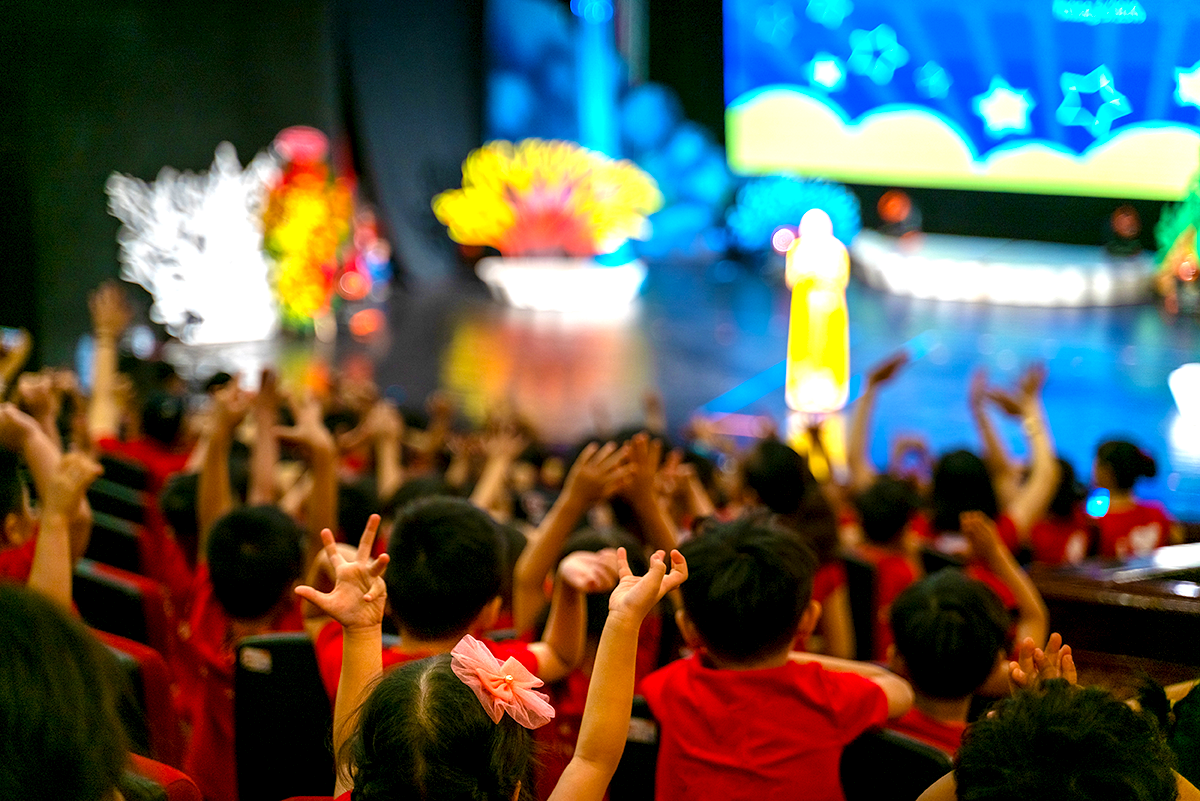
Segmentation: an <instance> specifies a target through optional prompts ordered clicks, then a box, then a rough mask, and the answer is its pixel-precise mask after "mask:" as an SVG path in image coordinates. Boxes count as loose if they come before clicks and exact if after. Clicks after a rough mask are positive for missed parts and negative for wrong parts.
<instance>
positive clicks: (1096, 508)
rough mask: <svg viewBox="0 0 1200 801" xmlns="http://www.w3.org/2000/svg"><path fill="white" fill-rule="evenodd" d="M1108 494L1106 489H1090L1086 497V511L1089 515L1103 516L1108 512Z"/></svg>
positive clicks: (1109, 500)
mask: <svg viewBox="0 0 1200 801" xmlns="http://www.w3.org/2000/svg"><path fill="white" fill-rule="evenodd" d="M1111 500H1112V499H1111V498H1109V496H1108V490H1106V489H1096V490H1092V492H1091V494H1089V495H1088V497H1087V507H1086V508H1087V513H1088V515H1089V516H1090V517H1104V516H1105V515H1106V514H1108V505H1109V503H1110V502H1111Z"/></svg>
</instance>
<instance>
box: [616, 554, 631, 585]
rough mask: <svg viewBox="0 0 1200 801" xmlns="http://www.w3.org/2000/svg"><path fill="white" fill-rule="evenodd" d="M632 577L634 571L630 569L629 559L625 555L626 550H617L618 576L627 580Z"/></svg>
mask: <svg viewBox="0 0 1200 801" xmlns="http://www.w3.org/2000/svg"><path fill="white" fill-rule="evenodd" d="M632 575H633V571H632V570H630V569H629V558H628V556H627V554H626V553H625V549H624V548H617V576H618V577H620V578H625V577H626V576H632Z"/></svg>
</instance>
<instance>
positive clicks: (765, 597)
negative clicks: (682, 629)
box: [679, 518, 817, 662]
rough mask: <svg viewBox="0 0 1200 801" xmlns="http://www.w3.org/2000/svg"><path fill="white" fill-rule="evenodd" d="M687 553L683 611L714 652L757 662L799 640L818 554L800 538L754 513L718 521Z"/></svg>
mask: <svg viewBox="0 0 1200 801" xmlns="http://www.w3.org/2000/svg"><path fill="white" fill-rule="evenodd" d="M679 550H680V552H681V553H682V554H683V555H684V557H685V558H686V559H687V563H688V580H687V582H686V583H684V585H683V586H682V587H681V592H682V595H683V608H684V611H685V612H686V613H687V616H688V618H689V619H690V620H691V622H692V624H693V625H694V626H695V627H696V630H697V632H698V633H699V634H700V637H701V639H702V640H703V641H704V645H705V647H706V648H707V649H708V650H709V651H710V652H712V653H713V654H714V655H715V656H718V657H721V658H723V659H727V660H730V661H734V662H751V661H754V660H755V659H757V658H760V657H765V656H768V655H770V654H772V653H774V652H776V651H778V650H780V649H783V648H786V647H787V645H788V644H789V643H790V642H791V641H792V640H793V639H794V638H795V636H796V630H797V627H798V626H799V624H800V617H801V615H803V614H804V610H805V608H806V607H807V606H808V602H809V600H810V599H811V598H812V582H813V575H814V574H815V573H816V571H817V558H816V556H815V555H814V554H813V552H812V549H811V548H810V547H809V546H808V545H807V544H806V543H805V542H804V541H803V540H802V539H800V538H799V537H797V536H795V535H794V534H791V533H788V532H786V531H784V530H782V529H779V528H776V527H773V526H770V525H767V524H764V523H763V522H761V521H759V520H756V519H753V518H747V519H743V520H737V521H735V522H733V523H726V524H723V525H717V526H713V527H711V528H709V529H706V530H705V532H704V534H703V535H702V536H700V537H697V538H696V539H694V540H691V541H689V542H686V543H684V544H683V545H682V546H681V547H680V549H679Z"/></svg>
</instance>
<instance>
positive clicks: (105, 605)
mask: <svg viewBox="0 0 1200 801" xmlns="http://www.w3.org/2000/svg"><path fill="white" fill-rule="evenodd" d="M73 584H74V597H75V605H76V606H77V607H78V608H79V614H80V616H81V617H82V618H83V619H84V622H86V623H87V624H88V625H89V626H91V627H92V628H94V629H99V630H100V631H106V632H108V633H110V634H116V635H119V636H121V637H125V638H126V639H130V640H135V641H136V642H140V643H145V644H146V645H149V646H150V647H151V648H153V649H154V650H156V651H158V652H159V653H160V654H162V655H163V657H164V658H168V659H169V658H170V656H171V653H172V642H173V639H172V633H173V632H172V628H171V623H170V621H171V619H172V617H173V615H172V610H171V604H170V601H169V600H168V599H167V595H166V592H165V590H164V589H163V587H162V585H161V584H159V583H158V582H156V581H153V580H151V579H148V578H146V577H145V576H139V575H137V574H136V573H130V572H129V571H128V570H121V569H120V568H118V567H113V566H111V565H106V564H102V563H100V562H93V561H92V560H90V559H80V560H79V562H78V563H77V564H76V565H75V578H74V582H73Z"/></svg>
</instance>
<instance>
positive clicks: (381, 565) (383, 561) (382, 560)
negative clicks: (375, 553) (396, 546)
mask: <svg viewBox="0 0 1200 801" xmlns="http://www.w3.org/2000/svg"><path fill="white" fill-rule="evenodd" d="M391 560H392V558H391V557H390V556H388V555H387V554H386V553H381V554H380V555H379V558H378V559H376V560H375V561H373V562H371V566H370V567H369V568H368V572H369V573H370V574H371V575H372V576H382V575H383V574H384V572H386V571H387V566H388V562H390V561H391Z"/></svg>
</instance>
